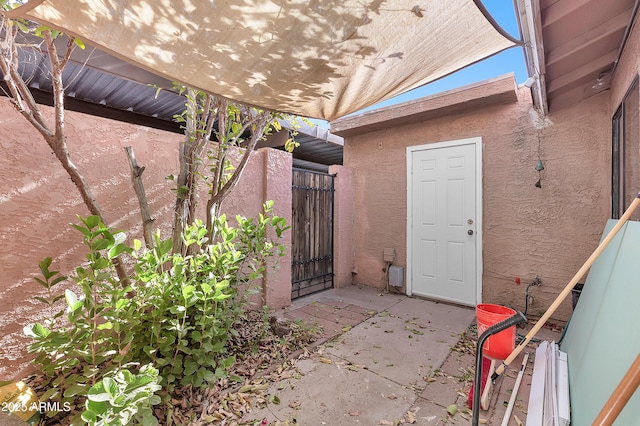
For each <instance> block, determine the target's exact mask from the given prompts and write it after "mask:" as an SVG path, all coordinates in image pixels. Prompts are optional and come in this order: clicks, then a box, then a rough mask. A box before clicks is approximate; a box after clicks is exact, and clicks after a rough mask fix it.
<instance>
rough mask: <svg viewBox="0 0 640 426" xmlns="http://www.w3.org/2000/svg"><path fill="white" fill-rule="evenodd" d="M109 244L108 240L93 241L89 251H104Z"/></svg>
mask: <svg viewBox="0 0 640 426" xmlns="http://www.w3.org/2000/svg"><path fill="white" fill-rule="evenodd" d="M110 244H111V242H110V241H109V240H105V239H104V238H100V239H98V240H95V241H94V242H93V243H92V244H91V250H92V251H100V250H104V249H106V248H107V247H109V245H110Z"/></svg>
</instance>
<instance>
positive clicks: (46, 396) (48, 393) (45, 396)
mask: <svg viewBox="0 0 640 426" xmlns="http://www.w3.org/2000/svg"><path fill="white" fill-rule="evenodd" d="M58 393H60V389H58V388H56V387H52V388H49V389H47V391H46V392H45V393H43V394H42V395H40V401H46V400H47V399H51V398H53V397H55V396H56V395H58Z"/></svg>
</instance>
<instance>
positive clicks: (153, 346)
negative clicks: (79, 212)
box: [25, 202, 287, 402]
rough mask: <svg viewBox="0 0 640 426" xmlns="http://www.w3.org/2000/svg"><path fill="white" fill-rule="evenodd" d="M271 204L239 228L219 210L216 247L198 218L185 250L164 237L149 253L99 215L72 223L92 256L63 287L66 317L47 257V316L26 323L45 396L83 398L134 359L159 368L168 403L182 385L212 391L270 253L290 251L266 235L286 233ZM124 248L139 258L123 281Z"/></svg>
mask: <svg viewBox="0 0 640 426" xmlns="http://www.w3.org/2000/svg"><path fill="white" fill-rule="evenodd" d="M272 206H273V203H272V202H269V203H266V204H265V206H264V214H260V215H259V217H258V218H257V219H247V218H243V217H240V216H238V217H236V221H237V227H232V226H230V225H229V224H228V222H227V220H226V217H225V216H221V217H220V218H219V219H218V220H217V221H216V223H215V227H216V233H215V235H216V241H215V242H213V243H211V242H209V241H208V239H207V235H209V232H208V230H207V229H205V227H204V225H203V223H202V222H200V221H196V222H195V223H194V224H193V225H192V226H190V227H188V229H187V230H186V232H185V234H184V241H185V245H186V246H187V247H188V250H187V253H189V254H188V255H187V256H182V255H180V254H172V253H171V244H172V243H171V240H161V239H160V236H159V233H158V234H156V236H155V245H154V247H153V248H152V249H146V248H143V247H142V243H141V242H140V241H137V240H136V241H134V244H133V247H129V246H127V245H126V244H124V241H125V235H124V234H123V233H118V232H113V231H112V230H111V229H110V228H108V227H106V226H105V225H104V224H103V223H101V222H100V220H99V218H97V217H96V216H90V217H88V218H86V219H82V218H81V223H79V224H77V225H72V226H73V227H74V228H75V229H77V230H78V231H80V232H81V233H82V235H83V239H84V244H85V245H86V246H87V248H88V249H89V252H88V254H87V256H86V257H87V263H86V265H83V266H80V267H77V268H76V270H75V274H74V275H73V277H72V279H73V281H74V282H75V283H76V284H77V287H76V289H75V291H73V290H66V291H65V293H64V299H65V301H66V305H67V307H66V319H67V323H66V324H64V325H60V326H58V325H56V321H59V320H58V318H59V317H60V316H61V313H60V312H54V309H53V308H52V306H53V305H54V303H55V301H56V300H57V299H59V298H60V295H55V292H54V291H52V288H53V287H54V286H55V285H58V284H59V283H60V282H62V281H63V278H64V277H61V276H60V275H59V273H58V272H57V271H50V270H49V267H50V265H51V260H50V259H45V260H44V261H43V262H41V264H40V270H41V272H42V274H43V277H44V279H38V282H39V283H40V284H41V285H42V286H44V287H45V288H46V289H47V294H48V298H44V297H40V298H39V299H38V300H40V301H41V302H43V303H45V304H47V305H48V307H49V309H50V313H51V318H49V319H48V320H47V321H45V323H44V324H40V323H36V324H33V325H31V326H28V327H26V328H25V333H26V334H27V335H29V336H31V337H32V338H33V343H32V344H31V345H30V347H29V350H30V352H32V353H36V354H37V357H36V359H35V362H36V364H37V365H38V366H39V367H40V369H41V370H42V372H43V373H44V374H45V375H46V376H47V377H48V378H49V382H48V383H47V386H48V387H49V389H48V390H47V391H46V392H45V394H44V395H42V396H41V399H43V400H45V399H53V400H56V401H58V400H59V401H61V402H77V401H76V399H77V397H78V396H87V395H88V394H89V392H90V389H95V386H96V385H97V384H98V383H103V384H104V381H105V380H106V379H107V378H109V377H114V374H115V375H116V376H117V375H118V374H121V373H122V371H123V370H120V369H121V368H122V367H123V366H125V365H129V364H130V363H136V364H140V365H147V364H149V365H152V366H153V367H155V368H157V370H158V375H159V380H160V384H161V385H162V387H163V389H162V392H161V394H162V395H164V400H165V402H166V401H169V399H170V398H169V395H170V393H171V392H172V390H173V389H174V388H175V387H176V386H180V385H193V386H195V387H207V386H209V385H211V384H213V383H215V382H216V381H217V380H219V379H220V378H223V377H225V376H226V374H227V373H226V372H227V370H228V368H229V367H230V366H231V365H232V364H233V363H234V358H233V356H231V355H229V354H228V353H227V351H226V345H227V341H228V338H229V336H230V335H237V332H236V331H235V330H233V324H234V323H235V322H236V320H237V319H238V318H239V316H240V315H243V314H244V313H245V311H246V308H247V306H246V304H247V301H248V300H249V299H250V297H251V295H252V294H254V293H255V291H254V290H255V287H256V282H257V280H258V279H259V278H261V277H262V275H263V273H264V270H265V267H266V266H265V265H266V261H267V258H268V257H270V256H273V255H275V254H282V253H283V250H284V248H283V246H281V245H277V244H275V243H274V242H273V241H271V240H270V238H269V236H268V235H267V234H268V230H269V229H270V228H272V229H273V230H274V231H275V235H276V236H277V237H278V238H279V237H281V236H282V233H283V231H284V230H285V229H287V225H286V221H285V219H283V218H280V217H277V216H269V213H270V212H271V208H272ZM123 253H127V254H128V255H129V256H130V257H131V258H132V259H133V261H134V265H133V269H134V273H133V274H132V276H130V277H129V278H128V280H127V282H126V283H123V282H120V281H119V280H118V278H117V274H116V273H115V268H114V266H113V263H112V260H113V259H114V258H116V257H118V256H121V255H122V254H123ZM76 291H77V292H78V293H79V294H76ZM140 373H141V374H142V371H141V372H140ZM122 374H125V373H122ZM128 374H132V373H130V372H128ZM107 382H109V380H107Z"/></svg>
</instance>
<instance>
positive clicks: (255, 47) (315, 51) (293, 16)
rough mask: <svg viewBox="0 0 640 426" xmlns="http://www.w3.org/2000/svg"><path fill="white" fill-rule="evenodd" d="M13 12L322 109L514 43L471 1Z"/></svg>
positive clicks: (152, 64) (188, 0)
mask: <svg viewBox="0 0 640 426" xmlns="http://www.w3.org/2000/svg"><path fill="white" fill-rule="evenodd" d="M11 14H12V16H21V17H24V18H28V19H31V20H34V21H36V22H39V23H41V24H43V25H48V26H50V27H53V28H58V29H60V30H62V31H64V32H66V33H67V34H70V35H74V36H76V37H79V38H80V39H81V40H83V41H84V42H85V43H89V44H91V45H94V46H96V47H98V48H100V49H102V50H105V51H107V52H109V53H111V54H113V55H115V56H117V57H119V58H121V59H123V60H125V61H127V62H130V63H132V64H134V65H136V66H139V67H141V68H144V69H147V70H149V71H151V72H153V73H155V74H158V75H160V76H162V77H165V78H167V79H169V80H172V81H176V82H180V83H182V84H185V85H189V86H192V87H195V88H198V89H201V90H204V91H207V92H210V93H214V94H217V95H220V96H223V97H226V98H229V99H232V100H235V101H238V102H241V103H245V104H250V105H254V106H258V107H261V108H266V109H271V110H277V111H282V112H288V113H292V114H296V115H301V116H307V117H313V118H320V119H326V120H333V119H336V118H339V117H342V116H344V115H347V114H349V113H352V112H355V111H357V110H360V109H362V108H364V107H367V106H371V105H373V104H375V103H377V102H380V101H382V100H385V99H388V98H391V97H393V96H396V95H399V94H401V93H403V92H406V91H408V90H411V89H413V88H416V87H418V86H421V85H424V84H426V83H429V82H431V81H434V80H436V79H438V78H440V77H443V76H445V75H448V74H450V73H452V72H454V71H456V70H459V69H461V68H463V67H465V66H467V65H469V64H472V63H474V62H477V61H479V60H481V59H484V58H486V57H488V56H491V55H493V54H495V53H497V52H500V51H502V50H504V49H506V48H509V47H511V46H513V45H514V44H515V43H514V42H513V41H512V40H510V39H509V38H507V37H505V36H504V35H502V34H501V32H500V31H498V30H497V29H496V28H494V26H493V25H492V24H491V23H490V22H489V21H488V20H487V19H486V18H485V16H484V14H483V13H482V12H481V10H480V9H479V8H478V6H477V5H476V4H475V3H474V1H473V0H446V1H443V0H413V1H405V0H387V1H385V0H374V1H368V0H307V1H303V0H35V1H33V0H32V1H30V2H29V3H28V4H27V5H25V6H21V7H19V8H17V9H16V10H14V11H13V12H11Z"/></svg>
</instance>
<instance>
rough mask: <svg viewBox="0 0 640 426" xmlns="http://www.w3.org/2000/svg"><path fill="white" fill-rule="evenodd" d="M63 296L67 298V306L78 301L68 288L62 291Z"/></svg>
mask: <svg viewBox="0 0 640 426" xmlns="http://www.w3.org/2000/svg"><path fill="white" fill-rule="evenodd" d="M64 298H65V299H66V300H67V306H69V308H71V307H72V306H74V305H75V304H76V303H77V302H78V296H76V294H75V293H74V292H72V291H71V290H69V289H66V290H65V291H64Z"/></svg>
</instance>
